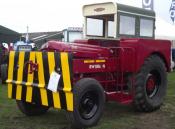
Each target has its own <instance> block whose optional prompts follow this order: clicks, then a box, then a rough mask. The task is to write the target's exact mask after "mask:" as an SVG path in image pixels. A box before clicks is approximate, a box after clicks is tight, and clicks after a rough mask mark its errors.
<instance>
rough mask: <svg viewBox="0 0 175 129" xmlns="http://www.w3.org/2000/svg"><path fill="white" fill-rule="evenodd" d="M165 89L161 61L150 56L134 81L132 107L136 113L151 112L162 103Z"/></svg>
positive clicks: (164, 72)
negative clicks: (133, 106)
mask: <svg viewBox="0 0 175 129" xmlns="http://www.w3.org/2000/svg"><path fill="white" fill-rule="evenodd" d="M166 89H167V72H166V67H165V64H164V62H163V60H162V59H161V58H160V57H159V56H157V55H152V56H150V57H149V58H147V59H146V60H145V62H144V64H143V66H142V67H141V69H140V71H139V73H137V75H136V79H135V98H134V105H135V108H136V109H137V110H138V111H143V112H151V111H154V110H156V109H158V108H160V106H161V105H162V103H163V99H164V96H165V95H166Z"/></svg>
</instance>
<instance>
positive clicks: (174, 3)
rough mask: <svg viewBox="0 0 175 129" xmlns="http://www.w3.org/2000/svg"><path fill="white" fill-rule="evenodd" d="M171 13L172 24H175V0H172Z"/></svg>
mask: <svg viewBox="0 0 175 129" xmlns="http://www.w3.org/2000/svg"><path fill="white" fill-rule="evenodd" d="M169 12H170V18H171V20H172V22H173V23H175V0H172V3H171V6H170V11H169Z"/></svg>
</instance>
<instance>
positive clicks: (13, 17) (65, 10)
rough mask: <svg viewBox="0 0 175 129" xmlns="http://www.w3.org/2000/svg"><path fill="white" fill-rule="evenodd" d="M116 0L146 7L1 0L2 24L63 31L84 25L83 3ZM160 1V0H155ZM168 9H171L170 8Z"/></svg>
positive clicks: (55, 0)
mask: <svg viewBox="0 0 175 129" xmlns="http://www.w3.org/2000/svg"><path fill="white" fill-rule="evenodd" d="M106 1H113V2H119V3H122V4H128V5H132V6H137V7H142V0H0V25H2V26H5V27H8V28H10V29H13V30H15V31H17V32H26V27H27V25H28V26H29V31H30V32H41V31H59V30H62V29H65V28H67V27H81V26H82V24H83V22H82V21H83V16H82V6H83V5H84V4H89V3H94V2H95V3H98V2H106ZM155 1H156V0H155ZM157 1H158V2H159V4H156V9H158V10H159V9H160V11H159V13H160V14H161V15H162V14H163V16H165V19H166V17H168V18H169V16H167V13H165V11H164V9H165V1H167V2H166V4H167V7H168V9H167V10H169V5H170V2H171V1H172V0H157ZM161 1H162V2H163V3H162V2H161ZM167 12H168V11H167Z"/></svg>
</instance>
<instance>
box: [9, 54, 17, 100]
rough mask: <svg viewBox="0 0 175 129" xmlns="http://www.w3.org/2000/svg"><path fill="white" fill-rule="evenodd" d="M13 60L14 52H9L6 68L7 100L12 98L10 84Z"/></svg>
mask: <svg viewBox="0 0 175 129" xmlns="http://www.w3.org/2000/svg"><path fill="white" fill-rule="evenodd" d="M14 58H15V52H14V51H11V52H10V54H9V64H10V65H9V68H8V80H7V83H8V98H12V83H11V82H10V81H11V80H13V68H14Z"/></svg>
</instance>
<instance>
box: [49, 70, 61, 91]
mask: <svg viewBox="0 0 175 129" xmlns="http://www.w3.org/2000/svg"><path fill="white" fill-rule="evenodd" d="M60 77H61V75H60V74H58V73H57V72H55V71H53V72H52V73H51V75H50V80H49V84H48V87H47V89H49V90H51V91H52V92H57V88H58V83H59V80H60Z"/></svg>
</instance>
